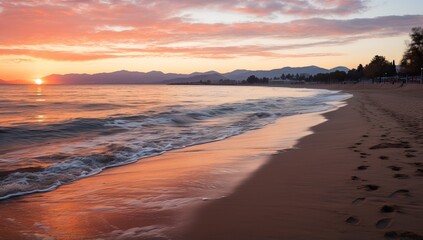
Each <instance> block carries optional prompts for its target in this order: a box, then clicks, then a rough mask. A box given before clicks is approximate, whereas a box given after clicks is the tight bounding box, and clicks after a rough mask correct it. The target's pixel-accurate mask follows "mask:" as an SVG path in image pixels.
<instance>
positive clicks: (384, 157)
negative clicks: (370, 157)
mask: <svg viewBox="0 0 423 240" xmlns="http://www.w3.org/2000/svg"><path fill="white" fill-rule="evenodd" d="M379 159H380V160H388V159H389V157H388V156H380V157H379Z"/></svg>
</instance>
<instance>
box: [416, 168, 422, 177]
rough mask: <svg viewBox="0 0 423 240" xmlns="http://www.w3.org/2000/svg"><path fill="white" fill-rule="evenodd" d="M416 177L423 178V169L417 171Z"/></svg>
mask: <svg viewBox="0 0 423 240" xmlns="http://www.w3.org/2000/svg"><path fill="white" fill-rule="evenodd" d="M416 175H417V176H423V169H422V168H418V169H417V170H416Z"/></svg>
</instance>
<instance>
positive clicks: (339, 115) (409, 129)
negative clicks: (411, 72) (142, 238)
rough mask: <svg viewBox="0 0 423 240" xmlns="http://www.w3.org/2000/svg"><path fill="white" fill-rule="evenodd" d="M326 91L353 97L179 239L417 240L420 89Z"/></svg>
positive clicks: (422, 141)
mask: <svg viewBox="0 0 423 240" xmlns="http://www.w3.org/2000/svg"><path fill="white" fill-rule="evenodd" d="M315 87H321V86H315ZM324 87H325V86H324ZM331 88H333V89H342V88H344V89H345V90H346V91H347V92H349V93H352V94H353V95H354V97H353V98H351V99H350V100H348V105H347V106H345V107H343V108H340V109H339V110H337V111H334V112H329V113H327V114H326V115H325V116H326V117H327V118H328V119H329V121H327V122H325V123H323V124H320V125H318V126H316V127H314V128H313V131H314V132H315V134H313V135H310V136H307V137H305V138H303V139H302V140H301V141H300V143H299V144H298V145H297V148H296V149H293V150H290V151H286V152H283V153H280V154H277V155H274V156H273V157H272V159H271V160H270V161H269V162H268V163H267V164H266V165H264V166H263V167H262V168H261V169H259V170H258V171H257V172H256V173H255V174H254V175H253V176H252V177H251V178H249V179H248V180H247V181H246V182H245V183H244V184H242V185H241V186H240V187H239V188H237V190H236V191H235V192H234V193H233V194H232V195H230V196H228V197H226V198H223V199H219V200H216V201H214V202H211V203H210V204H209V205H207V206H205V207H204V208H202V209H201V210H200V211H199V212H198V213H197V214H196V216H195V217H194V220H193V222H192V224H190V225H189V226H188V227H187V228H186V229H184V230H183V231H182V232H178V233H175V235H176V236H177V237H178V238H179V239H384V238H388V239H422V237H421V236H422V235H423V230H422V228H421V226H423V191H422V189H423V176H422V175H423V165H422V164H423V161H422V157H423V137H422V136H423V135H422V132H423V131H422V129H423V126H422V124H423V107H422V106H423V97H422V96H423V89H422V88H419V87H417V88H416V87H403V88H397V87H395V86H392V87H372V89H365V88H366V87H365V86H364V87H360V86H353V87H348V86H332V87H331Z"/></svg>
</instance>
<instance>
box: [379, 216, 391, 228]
mask: <svg viewBox="0 0 423 240" xmlns="http://www.w3.org/2000/svg"><path fill="white" fill-rule="evenodd" d="M391 224H392V218H382V219H380V220H379V221H377V223H376V227H377V228H379V229H384V228H388V227H389V226H391Z"/></svg>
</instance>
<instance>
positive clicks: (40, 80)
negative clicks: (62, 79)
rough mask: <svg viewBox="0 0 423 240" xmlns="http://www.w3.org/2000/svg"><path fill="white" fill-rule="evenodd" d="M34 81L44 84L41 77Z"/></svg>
mask: <svg viewBox="0 0 423 240" xmlns="http://www.w3.org/2000/svg"><path fill="white" fill-rule="evenodd" d="M34 82H35V84H37V85H41V84H43V79H41V78H37V79H35V80H34Z"/></svg>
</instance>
